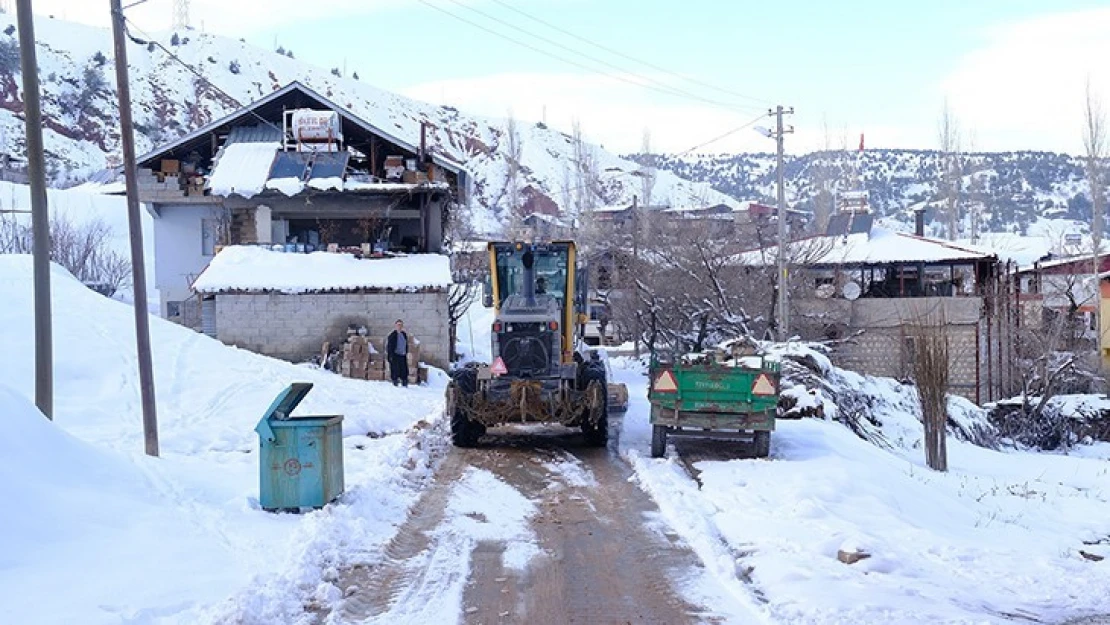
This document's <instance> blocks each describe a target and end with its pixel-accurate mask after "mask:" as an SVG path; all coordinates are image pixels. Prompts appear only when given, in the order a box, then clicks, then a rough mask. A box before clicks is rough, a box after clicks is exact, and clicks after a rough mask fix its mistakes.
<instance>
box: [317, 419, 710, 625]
mask: <svg viewBox="0 0 1110 625" xmlns="http://www.w3.org/2000/svg"><path fill="white" fill-rule="evenodd" d="M613 425H616V426H617V427H615V428H613V429H614V431H619V423H616V424H613ZM614 449H616V442H615V441H611V442H610V448H609V449H597V448H590V447H587V446H585V443H584V441H583V439H582V437H581V435H580V434H578V433H574V432H571V431H570V430H566V429H563V428H543V429H527V430H511V433H510V434H502V433H494V434H492V435H489V436H487V437H485V438H484V439H483V441H482V445H481V447H479V448H477V449H465V450H464V449H452V450H451V451H450V452H449V454H448V456H447V457H446V458H445V459H444V461H443V463H442V464H441V466H440V469H439V471H438V472H437V476H436V479H435V481H434V483H433V484H432V485H431V486H430V487H429V489H428V490H427V491H426V492H425V494H424V495H423V497H422V498H421V500H420V501H419V502H418V503H417V504H416V505H415V506H414V508H413V512H412V513H411V514H410V517H409V519H408V521H407V522H406V523H405V525H404V526H403V527H402V528H401V529H400V531H399V532H398V534H397V536H396V537H395V539H394V540H393V541H392V542H390V543H389V544H388V546H387V547H386V548H385V550H384V553H382V554H381V555H382V557H381V559H380V562H377V563H374V564H371V565H369V566H367V567H360V568H355V569H351V570H347V571H342V572H340V578H339V581H338V582H337V583H336V585H337V586H338V587H339V588H340V589H342V590H343V591H344V594H345V595H346V599H344V600H343V602H342V604H341V605H340V606H339V608H337V609H336V610H335V612H334V613H333V614H331V615H327V617H326V619H324V620H323V621H322V622H328V623H364V622H365V623H390V624H391V625H397V624H400V623H429V622H437V623H446V622H455V621H456V620H460V619H461V622H465V623H475V624H477V623H481V624H486V625H488V624H494V623H535V624H546V623H551V624H555V623H590V624H605V623H622V624H623V623H667V624H677V623H707V622H708V623H713V622H723V621H724V620H727V619H725V618H722V617H721V616H720V615H718V614H716V613H714V612H713V611H711V610H707V609H706V607H705V605H720V603H719V601H717V600H716V599H715V597H717V596H720V595H727V591H724V590H721V589H719V588H718V589H716V590H713V589H712V587H713V585H714V584H713V582H712V581H711V580H709V581H707V575H706V573H705V571H704V570H703V569H702V566H701V563H700V562H699V560H698V559H697V557H696V556H695V555H694V554H693V553H692V552H691V551H690V549H688V548H687V547H686V546H685V545H684V544H683V543H682V542H681V541H680V540H679V539H678V537H677V536H675V535H674V534H672V533H670V532H669V531H668V530H667V529H666V527H665V525H664V524H663V523H662V522H661V521H660V520H659V516H658V510H657V508H656V507H655V505H654V503H653V502H652V500H651V498H650V497H649V496H648V495H647V494H645V493H644V492H643V491H642V490H640V488H638V487H637V486H636V484H634V483H633V482H631V481H630V478H631V475H632V471H631V469H630V468H629V467H628V466H627V465H626V464H625V463H624V462H623V461H622V460H621V459H620V458H619V457H618V455H617V453H616V452H615V451H613V450H614ZM483 472H485V473H488V474H491V475H492V476H494V477H495V478H496V481H497V482H499V483H501V484H503V485H506V486H507V487H511V489H514V490H515V491H516V492H517V493H519V495H520V496H521V499H522V500H526V503H527V505H528V506H530V507H529V510H530V512H529V514H528V515H527V517H526V518H524V519H523V521H522V526H525V527H526V528H527V530H526V533H527V534H528V535H529V536H530V539H529V540H526V541H525V543H521V542H520V541H519V540H516V541H515V542H514V541H509V540H505V539H503V538H498V537H496V536H494V537H493V538H492V539H491V537H490V535H489V534H490V532H489V531H486V530H483V524H492V523H497V522H498V519H495V518H489V516H488V515H487V514H485V513H481V512H473V511H471V512H468V513H466V514H464V515H463V516H465V517H466V518H465V519H462V521H463V522H460V517H459V515H458V514H457V511H456V508H457V502H458V497H459V493H458V492H456V491H459V490H460V489H464V483H466V482H467V481H468V480H470V479H471V478H472V477H473V476H475V475H476V474H483V475H484V474H485V473H483ZM491 484H492V485H494V486H498V487H501V484H495V483H487V486H488V485H491ZM475 495H477V496H478V497H482V496H483V493H481V492H475V491H473V490H472V491H467V496H469V497H471V498H473V497H474V496H475ZM488 496H489V497H490V498H493V497H495V496H497V495H496V493H493V492H490V493H489V495H488ZM528 502H530V503H528ZM501 522H502V523H503V524H505V523H507V522H505V521H503V520H502V521H501ZM467 528H470V529H467ZM491 529H492V528H491ZM493 533H494V534H496V533H497V532H496V531H494V532H493ZM519 533H520V532H518V534H519ZM517 538H518V539H519V536H518V537H517ZM528 543H530V544H528ZM522 545H523V546H524V547H525V548H524V549H523V550H522V549H521V547H522ZM522 554H524V555H523V557H522ZM522 559H523V560H524V561H523V562H521V560H522ZM707 588H710V590H707ZM690 597H695V599H692V600H691V599H690ZM697 597H701V599H697ZM691 601H694V602H696V603H697V604H698V605H696V604H695V603H691ZM445 619H447V620H445Z"/></svg>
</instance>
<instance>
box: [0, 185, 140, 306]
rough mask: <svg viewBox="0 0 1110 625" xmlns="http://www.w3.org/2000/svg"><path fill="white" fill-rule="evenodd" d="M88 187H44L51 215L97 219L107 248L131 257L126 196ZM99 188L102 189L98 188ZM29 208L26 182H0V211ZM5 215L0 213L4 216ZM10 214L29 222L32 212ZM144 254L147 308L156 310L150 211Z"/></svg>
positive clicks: (79, 221) (128, 297) (83, 221)
mask: <svg viewBox="0 0 1110 625" xmlns="http://www.w3.org/2000/svg"><path fill="white" fill-rule="evenodd" d="M93 189H94V188H93V187H91V186H90V187H88V188H73V189H64V190H61V189H47V190H46V203H47V207H48V209H49V211H50V215H51V217H62V218H64V219H66V220H68V221H71V222H72V223H73V224H75V225H77V226H82V225H85V224H88V223H90V222H92V221H95V220H100V221H101V222H103V223H104V224H105V225H106V226H108V228H109V229H110V230H111V236H110V237H109V240H108V247H109V249H111V250H112V251H113V252H115V253H117V254H119V255H120V256H122V257H124V258H127V259H129V260H130V258H131V239H130V236H129V229H128V225H127V198H125V197H123V196H119V195H104V194H102V193H99V192H97V191H96V190H93ZM100 189H102V188H100ZM9 210H15V211H29V210H31V192H30V187H28V186H27V185H25V184H15V183H12V182H3V181H0V211H9ZM4 216H5V215H0V217H4ZM12 217H13V218H14V219H16V220H18V221H20V222H23V223H28V224H29V223H30V222H31V215H30V214H26V213H15V214H13V215H12ZM141 217H142V228H143V257H144V258H146V259H147V264H146V270H147V271H146V275H147V300H148V304H149V306H150V310H154V311H157V310H158V306H159V302H158V291H157V290H156V289H155V287H154V221H153V218H152V217H151V216H150V213H148V212H146V211H145V210H144V211H142V214H141ZM121 296H122V299H125V300H126V301H132V300H131V290H130V288H128V289H127V292H126V293H123V294H121Z"/></svg>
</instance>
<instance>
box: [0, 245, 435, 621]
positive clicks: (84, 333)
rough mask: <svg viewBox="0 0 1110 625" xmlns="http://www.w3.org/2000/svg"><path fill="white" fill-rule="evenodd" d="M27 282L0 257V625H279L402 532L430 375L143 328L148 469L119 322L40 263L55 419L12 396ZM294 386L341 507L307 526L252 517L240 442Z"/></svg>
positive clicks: (416, 477) (123, 323) (427, 450)
mask: <svg viewBox="0 0 1110 625" xmlns="http://www.w3.org/2000/svg"><path fill="white" fill-rule="evenodd" d="M31 275H32V272H31V259H30V257H28V256H16V255H9V256H0V301H2V302H4V304H3V306H0V344H3V345H4V346H5V348H6V350H7V352H6V353H8V354H9V355H10V356H9V357H8V358H6V359H0V380H3V381H4V384H5V385H7V386H9V387H11V389H14V391H9V390H7V389H0V412H2V413H3V414H4V415H5V417H6V420H5V423H8V424H9V428H10V429H6V430H5V434H4V437H0V454H4V457H5V467H6V468H7V470H6V471H5V473H4V477H5V479H4V480H0V500H3V501H5V503H6V504H8V503H10V504H11V505H10V507H8V508H6V509H5V512H4V514H2V515H0V532H3V534H4V536H5V537H6V542H5V543H4V544H5V547H4V549H3V553H0V605H3V606H4V609H3V612H2V613H3V618H0V620H2V621H4V622H13V623H59V624H61V623H82V624H84V625H100V624H105V625H107V624H112V625H115V624H117V623H120V622H136V623H180V624H194V623H205V622H244V623H296V622H299V621H302V620H304V619H303V617H304V609H303V606H304V602H305V601H306V600H307V598H308V597H309V596H310V595H311V594H312V593H313V591H315V590H316V588H317V586H318V585H319V584H321V583H322V580H323V579H324V577H326V572H327V570H328V567H331V566H336V565H337V564H336V563H343V562H346V561H348V560H347V559H348V558H357V557H365V556H366V554H367V553H370V552H371V551H373V550H374V549H375V548H376V547H377V546H379V545H380V544H381V543H382V542H384V541H386V540H388V538H389V537H390V536H391V535H392V533H393V531H394V530H395V528H396V526H397V525H398V524H399V523H400V522H401V521H403V519H404V518H405V514H406V511H407V509H408V507H409V506H410V505H411V504H412V502H413V501H415V499H416V496H417V494H418V489H419V484H420V481H421V480H422V479H425V478H426V476H427V474H428V473H429V472H430V470H429V468H428V466H429V464H430V463H432V462H433V461H434V454H435V451H434V450H435V448H436V445H439V444H441V443H439V442H437V441H441V440H442V438H443V434H442V432H439V431H438V430H433V429H429V428H427V427H423V426H422V427H413V426H414V424H418V423H419V422H421V421H422V420H424V419H429V420H433V421H435V420H438V419H439V416H440V414H441V413H442V407H443V384H444V380H443V377H442V374H438V375H435V374H434V375H433V379H432V383H431V384H430V385H429V386H426V387H409V388H408V389H396V388H394V387H393V386H392V385H390V384H388V383H384V382H367V381H359V380H351V379H346V378H341V377H339V376H337V375H334V374H330V373H327V372H324V371H321V370H319V369H315V368H310V367H305V366H296V365H292V364H289V363H286V362H282V361H278V360H273V359H270V358H266V357H263V356H259V355H256V354H252V353H250V352H246V351H242V350H238V349H234V348H229V347H227V346H224V345H223V344H221V343H219V342H218V341H215V340H213V339H210V338H208V337H206V336H204V335H201V334H198V333H195V332H193V331H191V330H188V329H185V328H182V327H180V326H177V325H175V324H172V323H170V322H167V321H164V320H161V319H158V318H151V319H150V332H151V343H152V346H153V360H154V382H155V396H156V398H157V401H158V422H159V434H160V439H161V440H160V442H161V451H162V457H161V458H160V459H157V460H152V459H147V458H145V457H144V456H141V455H139V454H140V452H141V450H142V449H143V435H142V419H141V411H140V407H139V390H138V388H139V387H138V374H137V365H136V357H135V341H134V330H133V322H134V317H133V309H132V308H131V307H130V306H128V305H126V304H122V303H120V302H116V301H113V300H110V299H108V298H105V297H103V296H100V295H98V294H96V293H94V292H93V291H91V290H89V289H87V288H85V287H84V286H82V285H81V284H80V283H78V282H77V281H76V280H74V279H73V278H72V276H70V275H69V274H68V273H66V272H65V271H64V270H62V269H60V268H58V267H56V266H55V267H53V274H52V285H51V286H52V293H51V295H52V299H53V312H54V318H53V322H54V346H55V362H54V372H55V402H54V403H55V411H54V417H55V421H54V422H53V423H49V422H45V421H44V420H43V419H42V417H41V416H38V415H36V414H35V413H34V411H33V409H29V408H28V407H27V405H26V401H20V400H19V399H18V397H17V398H16V399H13V393H14V394H15V395H18V396H23V397H29V396H32V395H33V392H34V378H33V375H34V374H33V367H32V365H31V359H30V355H31V354H33V353H34V323H33V319H34V316H33V305H32V286H31ZM294 381H305V382H312V383H313V384H314V385H315V388H314V389H313V391H312V392H311V393H309V395H308V397H307V398H306V399H305V401H304V402H303V403H302V406H301V407H300V408H299V409H298V413H299V414H342V415H344V417H345V419H344V428H343V429H344V436H345V438H344V447H345V449H344V456H345V458H344V460H345V469H346V478H347V485H348V493H347V494H346V495H344V497H343V499H342V500H341V502H340V504H338V505H336V506H332V507H329V508H327V509H325V510H322V511H319V512H316V513H312V514H308V515H304V516H295V515H271V514H268V513H264V512H262V511H260V510H259V509H258V502H257V497H258V440H257V435H256V434H255V433H254V431H253V428H254V426H255V424H256V423H257V421H258V419H259V418H260V417H261V414H262V412H263V411H264V410H265V409H266V407H267V406H268V405H269V404H270V402H271V401H272V400H273V398H274V396H275V395H276V394H277V393H278V391H280V390H281V389H283V388H285V386H287V385H288V384H289V383H291V382H294ZM9 413H10V415H9ZM63 430H64V432H63ZM393 433H396V434H393ZM368 434H370V435H371V436H368ZM383 434H384V435H385V436H383ZM9 461H10V462H11V464H9ZM43 580H50V581H49V583H44V582H43ZM59 589H62V590H61V591H59ZM59 592H62V593H63V594H64V601H62V600H59ZM229 595H232V596H231V597H230V598H228V597H229ZM225 600H226V601H225ZM221 601H223V603H220V602H221ZM217 604H218V605H217ZM228 615H239V616H240V618H231V617H230V616H228Z"/></svg>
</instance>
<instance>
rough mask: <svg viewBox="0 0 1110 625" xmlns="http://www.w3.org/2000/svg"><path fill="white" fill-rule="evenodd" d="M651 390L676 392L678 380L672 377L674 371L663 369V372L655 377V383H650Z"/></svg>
mask: <svg viewBox="0 0 1110 625" xmlns="http://www.w3.org/2000/svg"><path fill="white" fill-rule="evenodd" d="M651 390H653V391H655V392H656V393H677V392H678V381H677V380H675V379H674V372H673V371H671V370H670V369H664V370H663V373H660V374H659V377H657V378H655V384H652V385H651Z"/></svg>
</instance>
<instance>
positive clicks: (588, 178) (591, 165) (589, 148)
mask: <svg viewBox="0 0 1110 625" xmlns="http://www.w3.org/2000/svg"><path fill="white" fill-rule="evenodd" d="M571 132H572V135H571V141H572V143H573V147H574V164H575V172H574V173H575V180H574V187H573V190H574V213H573V214H574V216H575V217H578V216H581V215H582V214H583V213H585V212H587V211H590V210H593V209H594V208H595V207H596V206H597V198H598V195H599V187H600V184H601V180H600V173H599V172H598V166H597V153H596V151H595V149H594V146H593V145H590V144H589V143H587V142H586V141H585V139H584V137H583V135H582V123H581V122H580V121H579V120H577V119H575V120H574V122H573V125H572V131H571Z"/></svg>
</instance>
